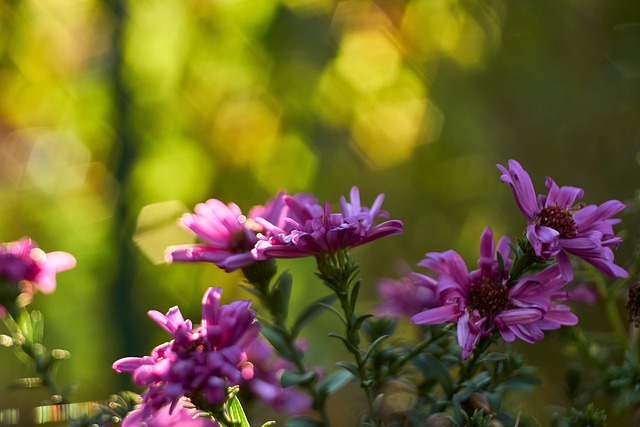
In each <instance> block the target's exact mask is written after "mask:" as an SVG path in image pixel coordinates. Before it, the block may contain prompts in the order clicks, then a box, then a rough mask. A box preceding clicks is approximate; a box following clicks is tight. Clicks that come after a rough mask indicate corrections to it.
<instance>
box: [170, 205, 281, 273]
mask: <svg viewBox="0 0 640 427" xmlns="http://www.w3.org/2000/svg"><path fill="white" fill-rule="evenodd" d="M283 197H284V193H281V194H279V195H278V196H276V197H275V198H273V199H271V200H270V201H269V202H267V204H266V205H265V206H254V207H253V208H252V209H251V210H250V212H249V215H248V216H245V215H243V214H242V211H241V210H240V208H239V207H238V205H236V204H235V203H229V204H227V205H225V204H224V203H222V202H221V201H220V200H217V199H209V200H207V201H206V202H205V203H199V204H197V205H196V207H195V214H189V213H187V214H184V215H183V216H182V218H181V220H180V223H181V224H182V226H183V227H185V228H187V229H188V230H190V231H192V232H193V233H194V234H195V235H196V236H198V238H200V239H201V240H202V241H203V242H204V243H203V244H196V245H178V246H170V247H169V248H167V250H166V252H165V257H166V259H167V261H168V262H173V261H183V262H185V261H186V262H199V261H205V262H212V263H214V264H215V265H217V266H218V267H220V268H222V269H224V270H225V271H227V272H230V271H234V270H237V269H238V268H243V267H247V266H249V265H251V264H253V263H254V262H255V261H257V260H258V259H259V258H257V257H255V256H254V255H255V254H252V252H251V250H252V249H253V247H254V246H255V244H256V242H257V241H258V238H257V234H258V233H261V232H262V231H263V230H262V227H261V226H260V225H259V224H258V223H257V222H256V221H255V218H257V217H258V216H260V217H262V218H266V219H267V220H268V221H272V222H273V223H275V224H281V223H282V219H283V216H284V214H285V213H286V211H287V207H286V205H285V204H284V201H283Z"/></svg>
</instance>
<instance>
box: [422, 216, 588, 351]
mask: <svg viewBox="0 0 640 427" xmlns="http://www.w3.org/2000/svg"><path fill="white" fill-rule="evenodd" d="M508 255H509V246H508V239H506V238H503V239H501V240H500V243H499V244H498V249H497V251H496V250H495V249H494V239H493V233H492V230H491V228H486V229H485V230H484V232H483V233H482V237H481V239H480V258H479V260H478V267H479V268H478V269H476V270H473V271H471V272H470V271H468V270H467V267H466V265H465V263H464V261H463V260H462V258H461V257H460V255H458V254H457V253H456V252H455V251H452V250H449V251H446V252H442V253H438V252H433V253H429V254H427V258H426V259H424V260H423V261H421V262H420V263H419V264H418V265H420V266H423V267H427V268H429V269H430V270H431V271H433V272H435V273H436V274H437V275H438V281H437V285H436V295H437V298H438V300H439V301H440V306H438V307H436V308H432V309H430V310H425V311H423V312H421V313H418V314H416V315H414V316H413V317H412V321H413V323H416V324H420V325H422V324H439V323H445V322H450V321H455V322H457V328H458V329H457V336H458V344H460V347H461V348H462V358H463V359H466V358H468V357H469V355H470V354H471V352H472V351H473V349H474V347H475V346H476V343H477V342H478V339H479V338H481V337H488V336H490V335H492V333H493V332H494V330H497V331H498V332H499V333H500V335H501V336H502V338H503V339H504V340H505V341H507V342H512V341H514V340H515V338H520V339H521V340H523V341H525V342H528V343H533V342H535V341H539V340H541V339H542V338H544V334H543V331H544V330H549V329H557V328H559V327H560V326H561V325H575V324H576V323H577V322H578V318H577V317H576V316H575V315H574V314H573V313H570V312H569V308H568V307H567V306H565V305H560V304H556V302H557V301H563V300H566V299H567V298H568V294H567V293H566V292H562V291H561V289H562V288H563V287H564V286H565V285H566V284H567V282H566V280H564V279H563V278H562V276H561V275H560V270H559V268H558V266H557V264H554V265H552V266H550V267H548V268H546V269H544V270H542V271H540V272H539V273H537V274H534V275H533V276H529V277H525V278H522V279H519V280H517V281H515V282H514V283H513V284H512V285H511V286H509V284H510V283H509V280H510V277H509V269H508V266H509V264H510V263H509V262H508V259H509V258H508ZM505 260H507V262H504V261H505Z"/></svg>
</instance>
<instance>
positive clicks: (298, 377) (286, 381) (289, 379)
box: [280, 371, 316, 388]
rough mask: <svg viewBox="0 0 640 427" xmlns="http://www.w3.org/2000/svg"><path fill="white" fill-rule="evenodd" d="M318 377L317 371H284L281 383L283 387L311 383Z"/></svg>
mask: <svg viewBox="0 0 640 427" xmlns="http://www.w3.org/2000/svg"><path fill="white" fill-rule="evenodd" d="M315 378H316V373H315V372H305V373H304V374H300V373H298V372H291V371H284V372H283V373H282V376H281V377H280V385H281V386H282V388H287V387H291V386H294V385H305V384H309V383H310V382H311V381H313V380H314V379H315Z"/></svg>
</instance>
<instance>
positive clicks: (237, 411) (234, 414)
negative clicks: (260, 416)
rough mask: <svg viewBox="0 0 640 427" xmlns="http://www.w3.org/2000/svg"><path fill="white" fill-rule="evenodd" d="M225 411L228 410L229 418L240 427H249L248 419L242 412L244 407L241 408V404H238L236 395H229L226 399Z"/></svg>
mask: <svg viewBox="0 0 640 427" xmlns="http://www.w3.org/2000/svg"><path fill="white" fill-rule="evenodd" d="M227 404H228V405H227V411H228V412H229V418H231V420H232V422H233V423H234V424H239V425H240V427H251V425H250V424H249V420H248V419H247V416H246V415H245V413H244V409H242V405H241V404H240V400H238V397H237V396H233V397H231V398H230V399H229V400H228V401H227Z"/></svg>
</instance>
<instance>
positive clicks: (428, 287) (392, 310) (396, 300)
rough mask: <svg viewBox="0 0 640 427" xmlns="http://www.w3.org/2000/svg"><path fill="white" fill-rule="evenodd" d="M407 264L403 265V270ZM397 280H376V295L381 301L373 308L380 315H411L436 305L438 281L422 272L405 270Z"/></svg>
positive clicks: (437, 303) (437, 302)
mask: <svg viewBox="0 0 640 427" xmlns="http://www.w3.org/2000/svg"><path fill="white" fill-rule="evenodd" d="M404 267H406V269H408V268H409V267H408V266H403V270H404V269H405V268H404ZM402 274H403V276H404V277H402V278H401V279H399V280H393V279H388V278H382V279H380V280H379V281H378V295H379V296H380V300H381V301H382V303H381V304H379V305H378V306H377V307H376V308H375V312H376V313H377V314H379V315H381V316H392V317H398V316H408V317H411V316H413V315H415V314H417V313H420V312H421V311H423V310H424V309H427V308H434V307H437V306H438V305H440V304H439V301H438V300H437V299H436V288H437V285H438V282H436V281H435V280H433V279H432V278H430V277H428V276H425V275H424V274H420V273H414V272H407V273H406V274H405V273H404V272H403V273H402Z"/></svg>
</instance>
